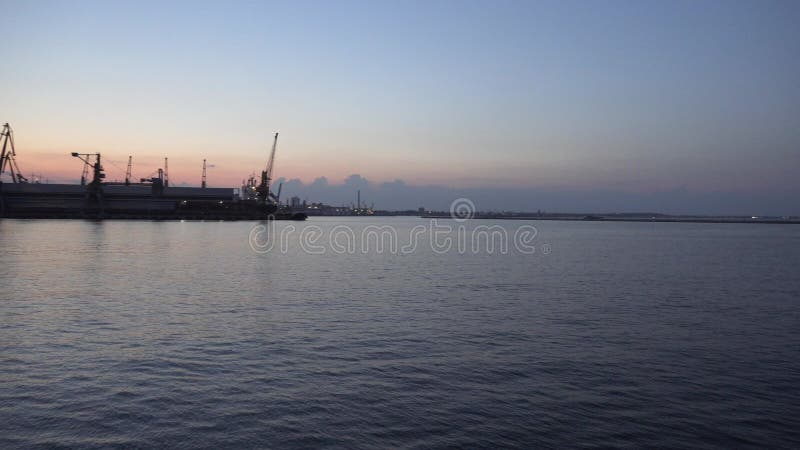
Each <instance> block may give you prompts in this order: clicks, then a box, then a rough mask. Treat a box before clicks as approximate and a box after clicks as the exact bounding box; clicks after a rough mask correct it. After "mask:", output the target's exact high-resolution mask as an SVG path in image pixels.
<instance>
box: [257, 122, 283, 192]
mask: <svg viewBox="0 0 800 450" xmlns="http://www.w3.org/2000/svg"><path fill="white" fill-rule="evenodd" d="M277 147H278V133H275V140H274V141H272V151H271V152H270V154H269V160H267V167H266V169H264V170H263V171H262V172H261V183H260V184H259V185H258V187H257V188H256V192H257V193H258V198H259V200H261V201H263V202H264V203H273V202H274V203H278V201H279V199H280V188H279V190H278V195H275V194H273V193H272V192H270V189H269V185H270V182H271V181H272V171H273V170H274V169H275V149H276V148H277Z"/></svg>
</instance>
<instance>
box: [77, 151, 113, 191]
mask: <svg viewBox="0 0 800 450" xmlns="http://www.w3.org/2000/svg"><path fill="white" fill-rule="evenodd" d="M72 156H73V157H75V158H78V159H80V160H81V161H83V174H82V175H81V186H86V181H87V180H88V177H89V168H91V169H92V181H91V182H90V183H89V186H94V187H95V188H96V187H98V186H99V185H100V183H102V182H103V178H105V177H106V174H105V173H103V166H102V164H100V153H78V152H72ZM93 161H94V162H93Z"/></svg>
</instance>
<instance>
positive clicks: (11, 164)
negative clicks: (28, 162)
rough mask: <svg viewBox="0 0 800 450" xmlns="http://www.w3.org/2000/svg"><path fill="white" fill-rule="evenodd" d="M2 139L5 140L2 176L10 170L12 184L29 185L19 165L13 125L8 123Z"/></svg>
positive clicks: (0, 157) (0, 155)
mask: <svg viewBox="0 0 800 450" xmlns="http://www.w3.org/2000/svg"><path fill="white" fill-rule="evenodd" d="M0 139H2V140H3V149H2V151H1V152H0V175H2V174H4V173H5V172H6V170H8V172H9V173H10V174H11V182H12V183H27V182H28V179H27V178H25V177H24V176H22V172H21V171H20V170H19V166H18V165H17V159H16V156H17V151H16V149H15V148H14V130H12V129H11V125H9V124H7V123H6V124H4V125H3V131H2V133H0Z"/></svg>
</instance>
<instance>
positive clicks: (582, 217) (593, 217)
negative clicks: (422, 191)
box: [420, 214, 800, 225]
mask: <svg viewBox="0 0 800 450" xmlns="http://www.w3.org/2000/svg"><path fill="white" fill-rule="evenodd" d="M420 217H422V218H423V219H454V218H455V217H453V216H451V215H450V214H424V215H421V216H420ZM470 218H471V219H495V220H569V221H580V222H658V223H665V222H673V223H759V224H778V225H800V218H786V219H783V218H746V217H680V216H658V217H641V216H636V217H629V216H607V215H600V214H576V215H535V214H534V215H505V214H475V215H474V216H473V217H470Z"/></svg>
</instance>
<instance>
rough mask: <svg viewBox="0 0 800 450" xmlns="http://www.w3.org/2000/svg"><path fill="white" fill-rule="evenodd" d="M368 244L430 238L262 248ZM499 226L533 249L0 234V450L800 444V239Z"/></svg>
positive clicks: (79, 225)
mask: <svg viewBox="0 0 800 450" xmlns="http://www.w3.org/2000/svg"><path fill="white" fill-rule="evenodd" d="M370 223H374V224H381V225H390V226H393V227H395V229H397V230H398V234H399V235H401V236H402V235H405V236H406V237H405V239H406V240H408V239H409V237H408V236H409V233H410V231H411V230H412V229H413V227H414V226H416V225H420V224H422V225H425V224H427V222H425V221H423V220H422V219H415V218H393V219H378V218H375V219H358V218H348V219H334V218H321V219H311V220H309V221H308V222H306V223H304V224H302V223H289V222H282V223H278V224H276V229H275V230H272V231H271V233H273V234H277V233H278V232H279V231H280V230H284V231H285V230H286V227H290V226H294V227H296V228H297V229H298V230H299V229H301V228H303V227H306V226H310V225H314V226H319V227H320V230H322V231H323V232H326V233H328V232H331V230H333V229H334V227H336V226H338V225H347V226H349V227H351V228H352V229H353V230H356V232H358V231H359V230H363V228H364V227H365V226H366V225H367V224H370ZM443 223H444V222H443ZM451 224H452V225H455V222H452V223H451ZM480 224H486V225H491V224H492V223H491V222H475V223H469V224H467V226H468V227H474V226H475V225H480ZM496 224H497V225H499V226H501V227H503V228H504V229H506V230H508V231H509V232H513V231H514V230H515V229H517V228H518V227H520V226H522V225H533V226H535V227H536V228H537V229H538V235H537V236H536V238H535V243H536V245H537V246H538V248H537V250H538V251H537V252H536V253H534V254H522V253H520V252H516V251H513V250H511V251H509V253H508V254H499V253H497V252H494V253H490V252H488V251H483V252H481V251H478V252H474V253H473V252H465V253H464V254H459V253H458V252H457V251H450V252H445V253H439V252H436V251H433V249H432V248H431V247H430V245H424V243H423V245H419V246H418V247H417V249H416V250H415V251H414V252H410V253H408V254H404V253H402V252H395V253H391V252H389V253H387V252H383V253H379V252H377V251H372V250H370V251H368V252H367V253H366V254H363V253H361V252H356V253H345V254H341V253H337V252H332V251H328V252H326V253H324V254H321V255H319V254H308V253H307V252H305V251H303V246H302V245H301V244H300V242H299V240H297V239H287V241H286V244H285V248H284V249H280V248H279V247H277V248H275V249H273V251H270V252H266V253H259V252H255V251H253V250H252V249H251V247H250V245H249V243H248V236H249V234H250V231H251V228H252V227H253V225H254V223H244V222H238V223H214V222H212V223H203V222H184V223H181V222H123V221H107V222H83V221H22V220H2V221H0V251H2V256H1V259H0V447H1V448H5V449H7V448H16V447H25V448H27V447H56V446H62V447H117V446H119V447H145V446H170V447H204V448H222V447H232V448H247V447H278V448H309V447H343V448H374V447H381V448H438V447H465V448H480V447H496V446H499V447H519V448H531V447H541V446H557V447H561V446H565V445H569V446H634V447H649V448H652V447H663V446H672V447H674V446H692V447H724V448H741V447H754V448H755V447H759V448H760V447H787V448H791V447H794V448H797V447H798V446H800V432H799V431H798V430H800V227H798V226H791V225H787V226H783V225H725V224H721V225H720V224H671V223H660V224H648V223H641V224H636V223H634V224H630V223H629V224H626V223H602V222H601V223H597V222H590V223H583V222H510V221H509V222H498V223H496ZM340 229H341V228H340ZM544 244H546V245H547V246H549V247H546V246H545V245H544ZM545 249H549V253H548V254H545V253H546V252H545Z"/></svg>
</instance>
